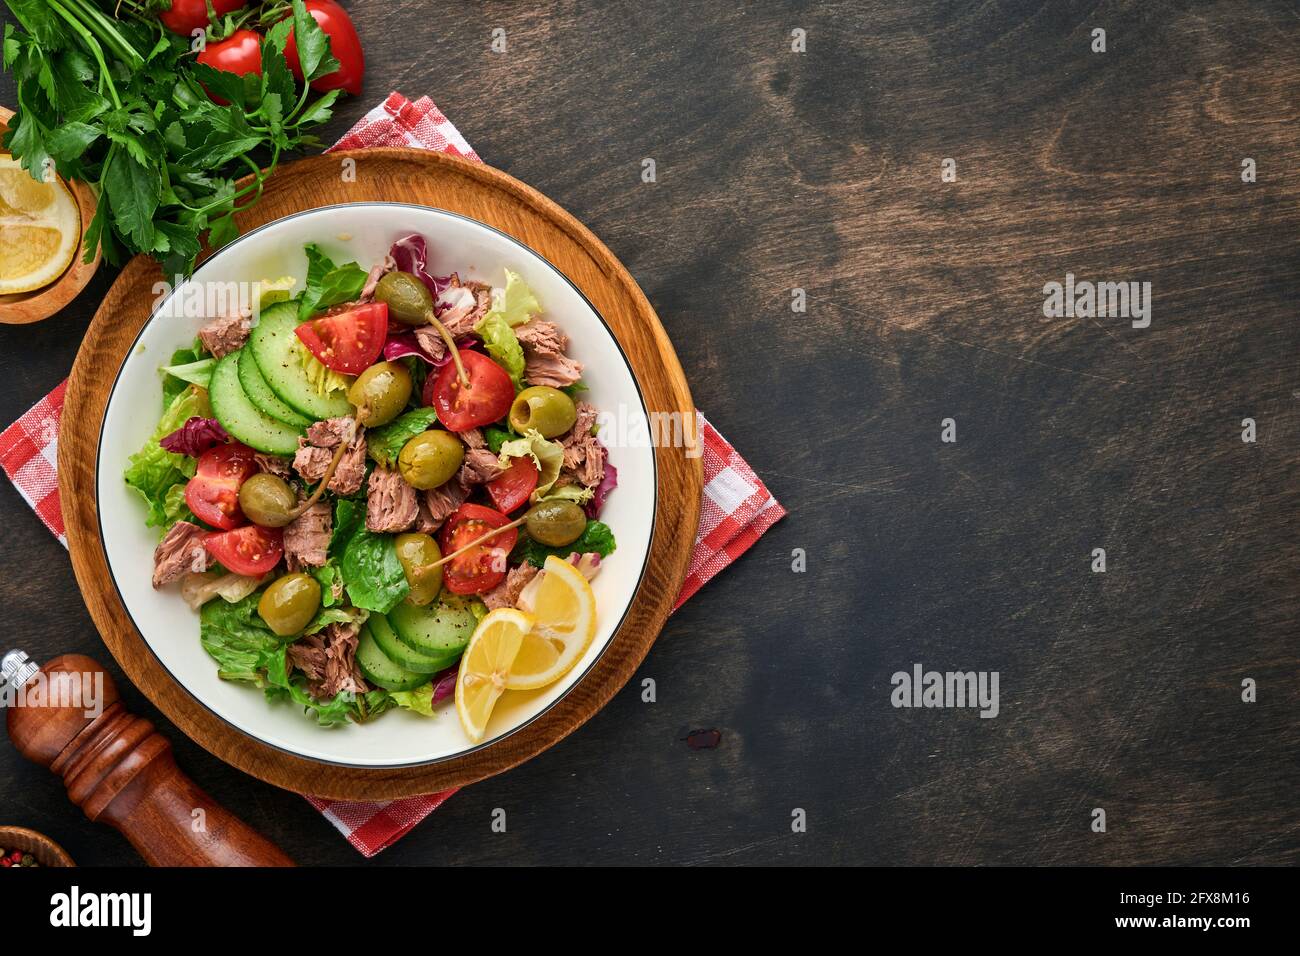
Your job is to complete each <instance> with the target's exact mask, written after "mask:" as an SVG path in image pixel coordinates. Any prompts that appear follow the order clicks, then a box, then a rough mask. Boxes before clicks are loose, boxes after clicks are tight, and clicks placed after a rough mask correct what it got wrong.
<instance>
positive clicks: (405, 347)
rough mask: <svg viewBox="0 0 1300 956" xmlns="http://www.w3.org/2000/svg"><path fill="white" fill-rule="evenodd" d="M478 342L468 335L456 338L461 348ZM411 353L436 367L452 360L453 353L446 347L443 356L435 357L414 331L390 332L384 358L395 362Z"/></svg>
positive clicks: (471, 346) (385, 342)
mask: <svg viewBox="0 0 1300 956" xmlns="http://www.w3.org/2000/svg"><path fill="white" fill-rule="evenodd" d="M477 344H478V339H476V338H473V337H472V336H468V335H467V336H463V337H462V338H459V339H457V340H456V347H457V348H460V349H467V348H473V347H474V346H475V345H477ZM410 355H413V356H415V357H416V358H418V359H420V360H421V361H424V362H427V363H429V364H430V365H432V366H433V367H434V368H442V367H443V366H444V365H446V364H447V363H448V362H450V361H451V353H450V352H448V351H447V350H446V349H443V351H442V358H439V359H434V358H433V357H432V356H431V355H429V352H428V350H427V349H425V348H424V346H422V345H421V344H420V341H419V339H417V338H416V337H415V333H414V332H389V333H388V338H387V339H386V340H385V341H384V359H385V360H386V361H389V362H395V361H397V360H398V359H400V358H406V357H407V356H410Z"/></svg>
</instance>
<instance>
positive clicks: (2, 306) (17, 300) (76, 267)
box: [0, 106, 100, 325]
mask: <svg viewBox="0 0 1300 956" xmlns="http://www.w3.org/2000/svg"><path fill="white" fill-rule="evenodd" d="M13 115H14V114H13V110H8V109H5V108H4V107H3V106H0V136H3V135H4V133H5V132H7V131H8V129H9V119H10V117H12V116H13ZM64 182H65V184H66V185H67V187H68V188H69V189H71V190H72V196H73V198H74V199H76V200H77V211H78V212H79V213H80V214H81V228H80V231H81V233H82V235H83V236H84V235H85V232H86V226H88V225H89V224H90V220H91V219H92V218H94V215H95V206H96V201H95V192H94V190H92V189H91V188H90V187H89V186H87V185H86V184H85V183H82V182H75V181H74V182H67V181H66V180H65V181H64ZM81 256H82V248H81V244H80V243H78V245H77V251H76V253H75V254H74V255H73V257H72V262H71V263H70V264H69V265H68V268H66V269H65V270H63V275H61V276H59V277H58V278H57V279H55V280H54V281H53V282H51V283H50V284H49V285H47V286H45V287H43V288H40V289H33V290H32V291H31V292H20V293H18V294H16V295H0V325H25V324H27V323H29V322H39V321H40V320H41V319H48V318H49V317H50V316H52V315H53V314H54V313H55V312H58V311H59V309H61V308H63V307H64V306H65V305H67V304H68V303H69V302H71V301H72V300H73V299H75V298H76V297H77V293H78V292H80V291H81V290H82V289H84V288H85V287H86V283H87V282H89V281H90V277H91V276H93V275H94V274H95V270H96V269H98V268H99V258H100V256H99V250H98V249H96V250H95V258H94V260H93V261H92V262H82V261H81Z"/></svg>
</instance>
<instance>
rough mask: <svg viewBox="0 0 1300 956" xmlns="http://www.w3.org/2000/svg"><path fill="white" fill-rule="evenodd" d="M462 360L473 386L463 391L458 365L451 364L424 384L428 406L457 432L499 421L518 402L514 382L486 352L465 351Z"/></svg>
mask: <svg viewBox="0 0 1300 956" xmlns="http://www.w3.org/2000/svg"><path fill="white" fill-rule="evenodd" d="M460 360H461V362H462V363H463V364H464V366H465V374H466V375H467V376H468V377H469V386H468V387H464V388H463V387H461V384H460V379H459V378H458V377H457V375H456V363H455V362H448V363H447V364H446V365H444V366H443V367H442V368H440V369H439V370H438V374H437V375H436V376H434V375H430V376H429V377H428V378H426V379H425V380H424V396H423V400H424V404H425V405H431V406H433V408H434V409H435V410H436V411H437V412H438V421H440V422H442V424H443V425H444V426H445V427H446V428H447V429H448V430H449V431H453V432H463V431H466V430H467V429H470V428H478V427H479V426H480V425H490V424H492V423H493V422H495V421H499V420H500V419H501V418H503V417H504V416H505V415H506V413H507V412H509V411H510V404H511V403H512V402H513V401H514V400H515V384H514V382H512V381H510V376H509V375H507V374H506V370H505V369H503V368H502V367H501V366H500V365H498V364H497V363H496V362H494V361H492V360H491V359H490V358H488V357H487V356H486V355H484V354H483V353H482V352H472V351H470V350H469V349H461V350H460Z"/></svg>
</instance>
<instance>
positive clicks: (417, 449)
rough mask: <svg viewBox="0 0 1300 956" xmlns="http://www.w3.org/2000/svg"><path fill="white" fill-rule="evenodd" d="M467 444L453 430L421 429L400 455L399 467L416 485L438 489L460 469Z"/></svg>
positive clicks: (411, 482) (422, 487) (408, 479)
mask: <svg viewBox="0 0 1300 956" xmlns="http://www.w3.org/2000/svg"><path fill="white" fill-rule="evenodd" d="M464 460H465V446H464V445H462V444H461V443H460V439H459V438H457V437H456V436H455V435H453V434H452V433H451V432H445V431H443V430H442V429H435V430H434V431H429V432H420V434H418V435H416V436H415V437H414V438H412V439H411V440H410V441H408V442H407V443H406V444H405V445H403V446H402V450H401V452H399V453H398V455H397V470H398V471H400V472H401V473H402V477H403V478H405V479H406V482H407V484H409V485H411V486H412V487H413V488H420V489H428V488H437V487H438V486H439V485H441V484H442V483H443V482H446V481H450V480H451V477H452V476H453V475H455V474H456V472H457V471H458V470H459V469H460V464H461V462H462V461H464Z"/></svg>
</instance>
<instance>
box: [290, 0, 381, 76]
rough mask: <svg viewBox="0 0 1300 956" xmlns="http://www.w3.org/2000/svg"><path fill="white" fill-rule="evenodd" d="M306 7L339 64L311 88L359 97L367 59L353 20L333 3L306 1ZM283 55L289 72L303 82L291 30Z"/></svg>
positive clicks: (323, 0) (332, 1)
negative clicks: (327, 39)
mask: <svg viewBox="0 0 1300 956" xmlns="http://www.w3.org/2000/svg"><path fill="white" fill-rule="evenodd" d="M306 5H307V12H308V13H310V14H311V15H312V17H313V18H314V19H315V20H316V23H317V25H318V26H319V27H320V28H321V29H322V30H324V31H325V35H326V36H328V37H329V38H330V53H332V54H333V55H334V59H336V60H338V61H339V68H338V69H337V70H335V71H334V72H333V73H327V74H326V75H325V76H321V77H317V78H316V79H314V80H312V81H311V88H312V89H313V90H316V91H317V92H318V93H324V92H326V91H327V90H347V92H349V93H351V94H352V95H353V96H356V95H357V94H358V93H360V92H361V80H362V79H363V78H364V77H365V75H366V56H365V54H364V53H362V52H361V38H360V37H359V36H357V28H356V27H354V26H353V25H352V18H351V17H349V16H348V12H347V11H346V10H344V9H343V8H342V7H340V6H339V5H338V4H337V3H335V2H334V0H306ZM284 56H285V59H287V60H288V61H289V69H291V70H292V71H293V75H294V76H296V77H297V78H298V79H299V81H301V80H302V68H301V67H300V66H299V65H298V45H297V44H296V43H295V42H294V38H293V31H292V30H290V31H289V42H288V43H287V44H286V45H285V48H284Z"/></svg>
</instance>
